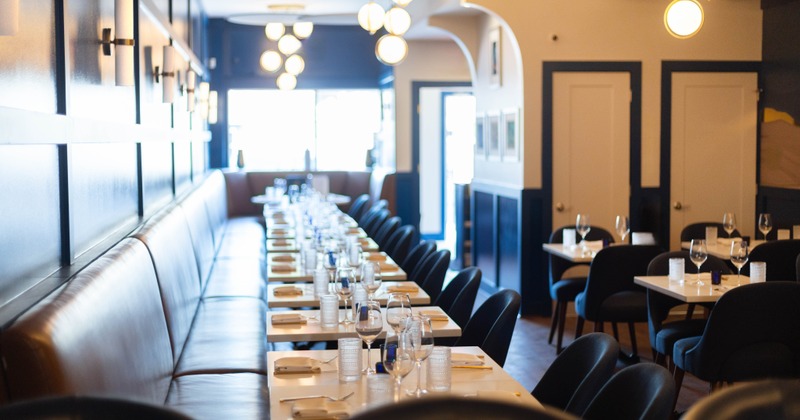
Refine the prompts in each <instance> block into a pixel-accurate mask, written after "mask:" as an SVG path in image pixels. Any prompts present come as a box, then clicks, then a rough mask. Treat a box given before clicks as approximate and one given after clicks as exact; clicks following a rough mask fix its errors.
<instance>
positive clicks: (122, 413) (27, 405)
mask: <svg viewBox="0 0 800 420" xmlns="http://www.w3.org/2000/svg"><path fill="white" fill-rule="evenodd" d="M0 418H3V419H17V420H45V419H48V420H49V419H81V420H101V419H122V420H138V419H154V420H188V419H190V418H191V417H189V416H186V415H184V414H182V413H179V412H177V411H174V410H172V409H170V408H168V407H165V406H160V405H153V404H148V403H144V402H140V401H133V400H124V399H120V398H112V397H100V396H88V395H87V396H57V397H56V396H54V397H45V398H37V399H33V400H25V401H20V402H16V403H13V404H9V405H6V406H3V407H0Z"/></svg>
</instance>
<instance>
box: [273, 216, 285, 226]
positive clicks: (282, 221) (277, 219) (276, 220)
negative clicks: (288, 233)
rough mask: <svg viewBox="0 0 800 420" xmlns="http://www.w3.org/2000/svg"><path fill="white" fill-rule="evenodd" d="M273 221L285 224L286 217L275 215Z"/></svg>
mask: <svg viewBox="0 0 800 420" xmlns="http://www.w3.org/2000/svg"><path fill="white" fill-rule="evenodd" d="M272 221H273V222H274V223H275V224H278V225H285V224H286V219H284V218H283V217H273V218H272Z"/></svg>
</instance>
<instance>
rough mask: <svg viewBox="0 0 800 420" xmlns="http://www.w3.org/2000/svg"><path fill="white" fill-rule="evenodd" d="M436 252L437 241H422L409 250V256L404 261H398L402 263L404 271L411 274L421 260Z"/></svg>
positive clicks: (401, 266)
mask: <svg viewBox="0 0 800 420" xmlns="http://www.w3.org/2000/svg"><path fill="white" fill-rule="evenodd" d="M434 252H436V242H434V241H422V242H420V243H418V244H417V245H416V246H415V247H414V248H411V251H409V252H408V256H407V257H406V258H405V259H404V260H403V261H402V262H400V261H398V263H400V268H402V269H403V271H405V272H406V273H407V274H411V272H412V271H414V268H416V267H417V265H419V263H420V261H422V260H424V259H425V258H426V257H427V256H428V255H430V254H433V253H434Z"/></svg>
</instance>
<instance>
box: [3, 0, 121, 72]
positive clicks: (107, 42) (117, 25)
mask: <svg viewBox="0 0 800 420" xmlns="http://www.w3.org/2000/svg"><path fill="white" fill-rule="evenodd" d="M0 1H4V0H0ZM114 30H115V31H116V33H115V34H114V39H111V28H103V39H102V41H101V42H102V45H103V55H106V56H110V55H111V45H114V46H115V50H116V56H115V58H116V84H117V86H133V79H134V76H133V73H134V72H133V70H134V69H133V47H134V46H135V45H136V41H135V40H134V39H133V0H115V2H114Z"/></svg>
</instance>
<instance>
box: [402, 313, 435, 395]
mask: <svg viewBox="0 0 800 420" xmlns="http://www.w3.org/2000/svg"><path fill="white" fill-rule="evenodd" d="M405 334H406V335H407V336H409V338H410V339H411V346H412V347H413V348H414V361H415V362H416V366H417V388H416V389H415V390H413V391H408V393H407V394H408V395H414V396H416V397H417V398H419V397H421V396H422V394H427V393H428V391H426V390H424V389H422V388H421V387H420V380H421V378H422V362H424V361H425V359H427V358H428V356H430V355H431V352H433V327H432V326H431V319H430V318H428V317H425V316H419V315H414V316H410V317H408V318H406V328H405Z"/></svg>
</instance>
